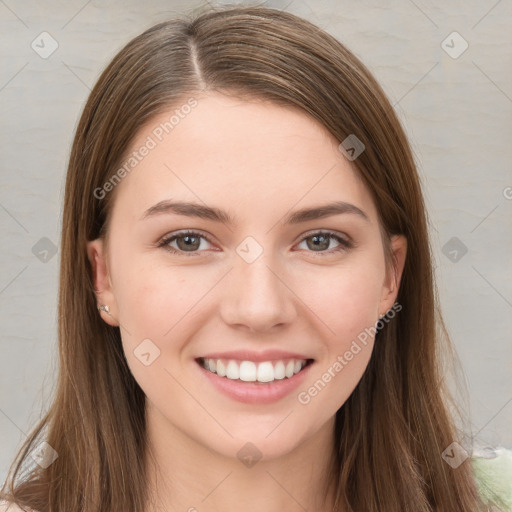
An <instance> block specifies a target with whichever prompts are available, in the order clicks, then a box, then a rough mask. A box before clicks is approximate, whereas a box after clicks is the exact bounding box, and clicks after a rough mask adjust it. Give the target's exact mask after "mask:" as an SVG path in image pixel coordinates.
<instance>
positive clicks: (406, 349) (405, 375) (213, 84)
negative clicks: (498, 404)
mask: <svg viewBox="0 0 512 512" xmlns="http://www.w3.org/2000/svg"><path fill="white" fill-rule="evenodd" d="M63 219H64V222H63V231H62V248H61V254H62V260H61V281H60V302H59V309H60V315H59V350H60V363H61V368H60V375H59V381H58V389H57V393H56V397H55V400H54V403H53V405H52V407H51V409H50V410H49V412H48V414H47V415H46V416H45V417H44V418H43V419H42V421H41V422H40V424H39V425H38V426H37V427H36V429H35V430H34V432H33V433H32V435H31V436H30V438H29V439H28V441H27V442H26V444H25V447H24V449H23V450H22V451H21V452H20V454H19V457H18V461H17V464H16V465H15V466H14V467H13V469H14V470H15V471H14V474H13V477H14V480H16V477H18V481H16V483H15V484H14V483H13V485H11V486H9V487H7V485H6V486H5V489H4V493H3V494H2V496H1V497H2V498H4V499H6V500H8V501H12V502H16V503H18V504H19V505H20V506H22V507H27V508H31V509H33V510H36V511H39V512H43V511H61V510H62V511H64V510H65V511H66V512H71V511H79V510H80V511H91V512H92V511H95V512H96V511H105V512H107V511H112V512H113V511H119V510H122V511H124V512H131V511H133V512H135V511H144V512H156V511H163V510H189V511H194V510H198V511H203V510H205V511H207V510H208V511H213V510H227V511H229V510H235V508H236V509H237V510H239V509H243V510H245V511H249V512H252V511H256V510H269V511H271V510H283V509H284V510H289V511H296V510H297V511H298V510H314V511H343V512H344V511H357V512H362V511H368V512H369V511H372V512H377V511H379V512H388V511H389V512H391V511H393V512H395V511H397V510H401V511H402V510H403V511H411V510H414V511H417V512H427V511H433V510H436V511H446V512H448V511H454V510H457V511H467V512H469V511H476V510H487V508H486V507H485V506H484V504H483V502H482V501H481V499H480V498H479V496H478V492H477V486H476V483H475V479H474V476H473V472H472V469H471V465H470V463H469V460H468V459H467V452H466V451H465V450H464V448H463V447H462V446H461V445H460V444H459V443H457V439H458V435H457V432H456V428H455V426H454V420H453V419H452V418H451V416H450V414H449V413H448V409H447V406H448V405H447V404H448V402H447V400H448V398H447V397H448V395H447V393H446V391H445V389H444V387H443V375H442V374H441V372H440V370H439V366H438V365H439V363H438V353H439V351H440V347H441V343H442V342H443V340H445V341H447V337H446V332H445V329H444V326H443V322H442V318H441V316H440V314H438V313H437V316H436V311H437V303H436V295H435V285H434V279H433V272H432V261H431V254H430V246H429V241H428V232H427V219H426V213H425V206H424V201H423V197H422V193H421V188H420V183H419V179H418V175H417V172H416V168H415V164H414V161H413V158H412V155H411V151H410V149H409V145H408V142H407V140H406V136H405V134H404V132H403V130H402V128H401V126H400V124H399V122H398V120H397V117H396V115H395V113H394V112H393V109H392V107H391V105H390V103H389V101H388V100H387V99H386V97H385V94H384V93H383V91H382V89H381V87H380V86H379V85H378V84H377V82H376V81H375V79H374V78H373V77H372V76H371V74H370V73H369V71H368V70H367V69H366V68H365V66H364V65H363V64H362V63H361V62H360V61H359V60H358V59H357V58H356V57H355V56H354V55H353V54H352V53H350V52H349V51H348V50H347V49H346V48H345V47H344V46H343V45H342V44H341V43H340V42H338V41H336V40H335V39H334V38H333V37H331V36H330V35H328V34H327V33H325V32H323V31H322V30H320V29H319V28H317V27H315V26H313V25H312V24H310V23H309V22H307V21H305V20H302V19H300V18H297V17H295V16H293V15H291V14H288V13H286V12H281V11H277V10H272V9H267V8H263V7H234V8H224V9H220V10H216V11H210V12H206V13H203V14H202V15H200V16H198V17H197V18H194V19H189V20H171V21H168V22H165V23H161V24H158V25H156V26H154V27H152V28H150V29H149V30H147V31H146V32H144V33H143V34H142V35H140V36H138V37H136V38H135V39H134V40H132V41H131V42H130V43H128V45H127V46H126V47H125V48H123V49H122V50H121V51H120V52H119V54H118V55H117V56H116V57H115V58H114V59H113V61H112V62H111V63H110V65H109V66H108V67H107V69H106V70H105V71H104V72H103V74H102V75H101V77H100V78H99V80H98V83H97V84H96V86H95V87H94V89H93V91H92V93H91V95H90V97H89V99H88V102H87V104H86V106H85V109H84V112H83V114H82V117H81V120H80V123H79V126H78V128H77V133H76V136H75V140H74V143H73V147H72V151H71V157H70V162H69V168H68V174H67V183H66V193H65V202H64V214H63ZM316 253H318V254H316ZM446 347H447V348H449V345H448V344H447V345H446ZM43 433H44V441H43V443H42V444H41V440H42V439H43V438H42V437H41V434H43ZM34 454H35V455H34ZM31 455H32V457H31ZM32 459H34V460H35V461H36V463H37V464H36V465H35V466H34V464H32V465H33V466H34V470H33V471H32V472H31V473H29V474H28V475H25V476H24V478H21V476H20V474H19V472H20V469H21V468H22V467H23V466H24V465H26V464H28V463H30V462H31V461H32ZM14 480H13V481H14Z"/></svg>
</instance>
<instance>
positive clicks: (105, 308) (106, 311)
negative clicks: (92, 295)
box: [98, 304, 110, 315]
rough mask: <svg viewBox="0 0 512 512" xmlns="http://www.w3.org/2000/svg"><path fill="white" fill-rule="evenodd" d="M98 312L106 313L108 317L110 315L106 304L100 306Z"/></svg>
mask: <svg viewBox="0 0 512 512" xmlns="http://www.w3.org/2000/svg"><path fill="white" fill-rule="evenodd" d="M98 311H105V313H107V315H109V314H110V308H109V307H108V306H106V305H104V304H98Z"/></svg>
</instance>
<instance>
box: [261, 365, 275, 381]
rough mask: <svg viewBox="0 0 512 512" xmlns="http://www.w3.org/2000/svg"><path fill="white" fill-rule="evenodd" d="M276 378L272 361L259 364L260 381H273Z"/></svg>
mask: <svg viewBox="0 0 512 512" xmlns="http://www.w3.org/2000/svg"><path fill="white" fill-rule="evenodd" d="M273 380H274V367H273V366H272V363H271V362H270V361H265V362H264V363H260V364H259V365H258V382H272V381H273Z"/></svg>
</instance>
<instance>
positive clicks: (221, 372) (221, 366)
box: [216, 359, 226, 377]
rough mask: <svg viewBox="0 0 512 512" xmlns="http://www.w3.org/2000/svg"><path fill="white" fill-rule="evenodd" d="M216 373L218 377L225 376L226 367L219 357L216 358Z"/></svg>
mask: <svg viewBox="0 0 512 512" xmlns="http://www.w3.org/2000/svg"><path fill="white" fill-rule="evenodd" d="M216 371H217V375H218V376H219V377H225V376H226V367H225V366H224V363H223V362H222V361H221V360H220V359H217V370H216Z"/></svg>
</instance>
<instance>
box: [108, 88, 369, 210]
mask: <svg viewBox="0 0 512 512" xmlns="http://www.w3.org/2000/svg"><path fill="white" fill-rule="evenodd" d="M190 104H194V105H195V106H193V107H192V108H183V107H184V105H187V102H186V100H185V101H184V103H182V104H178V105H175V106H174V107H172V108H170V109H169V110H168V111H166V112H164V113H162V114H159V115H158V116H156V117H154V118H152V119H151V120H150V121H149V122H147V123H146V124H145V125H144V126H143V127H142V128H141V129H140V130H139V132H138V133H137V135H136V137H135V139H134V141H133V142H132V144H131V146H130V150H129V152H128V153H129V154H128V155H127V158H131V159H132V160H133V161H132V162H131V163H133V164H135V165H133V167H132V168H131V170H130V171H129V172H127V173H126V175H125V177H124V178H123V179H122V180H121V183H120V184H119V185H117V190H116V200H115V204H114V210H116V209H117V210H118V209H120V208H122V209H123V210H124V212H123V214H124V215H130V216H133V217H134V220H135V217H137V218H139V217H140V215H141V214H142V213H143V212H144V211H145V210H146V209H147V208H148V207H150V206H151V205H153V204H154V203H156V202H158V201H160V200H163V199H171V198H172V199H179V200H189V201H195V202H204V203H205V204H208V205H210V206H219V207H221V208H227V207H229V209H230V210H232V211H234V212H236V211H238V209H239V210H240V211H241V212H242V213H241V214H240V215H239V214H238V213H236V217H237V218H239V217H240V218H241V217H243V216H244V215H245V214H247V215H250V214H251V213H252V215H253V216H254V214H256V213H257V214H258V215H262V214H263V213H264V212H265V213H268V214H269V215H272V214H275V215H282V214H283V213H284V212H285V211H286V210H287V209H289V208H292V207H293V206H294V205H296V207H304V206H308V205H312V204H315V205H317V204H318V203H319V202H320V203H321V202H328V201H347V202H351V203H353V204H356V205H357V206H359V207H360V208H361V209H364V210H365V211H366V212H367V214H368V215H369V216H370V217H374V218H376V210H375V206H374V204H373V201H372V199H371V194H370V193H369V191H368V190H367V189H366V187H365V186H364V184H363V182H362V181H361V179H360V178H359V176H358V174H357V172H356V171H355V169H354V167H352V164H351V163H350V162H349V161H348V160H347V159H346V158H345V157H344V156H343V154H342V153H341V152H340V151H339V149H338V145H339V141H337V140H336V139H335V138H334V137H333V136H332V135H331V134H330V133H329V132H328V131H327V130H326V129H325V128H324V127H323V126H322V125H321V124H320V123H319V122H317V121H316V120H315V119H313V118H312V117H310V116H308V115H307V114H305V113H304V112H302V111H300V110H298V109H295V108H291V107H283V106H280V105H276V104H274V103H270V102H264V101H261V100H251V101H248V100H245V99H243V100H242V99H238V98H232V97H228V96H225V95H223V94H219V93H210V94H208V95H205V96H198V97H195V102H194V103H190ZM144 148H148V149H144ZM142 154H144V156H142ZM130 155H132V156H131V157H130ZM125 161H126V159H125ZM128 206H129V210H128V209H127V208H128Z"/></svg>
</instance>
